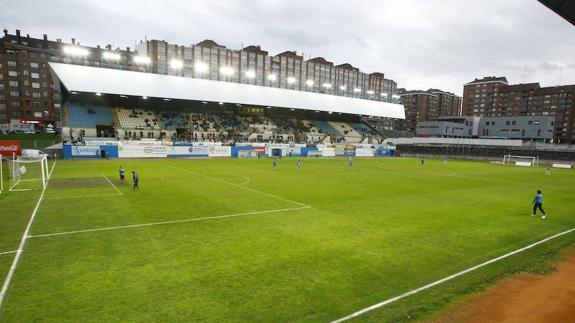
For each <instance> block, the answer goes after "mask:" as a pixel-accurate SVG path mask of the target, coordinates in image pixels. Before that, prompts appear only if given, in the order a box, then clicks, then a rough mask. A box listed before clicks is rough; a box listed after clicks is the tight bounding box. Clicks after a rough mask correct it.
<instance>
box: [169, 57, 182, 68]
mask: <svg viewBox="0 0 575 323" xmlns="http://www.w3.org/2000/svg"><path fill="white" fill-rule="evenodd" d="M170 67H171V68H173V69H176V70H179V69H181V68H182V67H184V62H182V61H181V60H179V59H172V60H171V61H170Z"/></svg>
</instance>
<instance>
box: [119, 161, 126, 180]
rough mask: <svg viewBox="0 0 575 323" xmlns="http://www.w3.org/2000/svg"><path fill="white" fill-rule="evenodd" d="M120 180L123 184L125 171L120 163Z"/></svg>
mask: <svg viewBox="0 0 575 323" xmlns="http://www.w3.org/2000/svg"><path fill="white" fill-rule="evenodd" d="M119 171H120V182H122V184H124V179H125V178H126V176H125V173H126V171H125V170H124V167H122V166H121V165H120V170H119Z"/></svg>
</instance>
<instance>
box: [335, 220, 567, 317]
mask: <svg viewBox="0 0 575 323" xmlns="http://www.w3.org/2000/svg"><path fill="white" fill-rule="evenodd" d="M571 232H575V228H573V229H569V230H567V231H563V232H560V233H557V234H555V235H552V236H550V237H547V238H545V239H543V240H539V241H537V242H534V243H532V244H530V245H528V246H525V247H523V248H520V249H517V250H515V251H511V252H509V253H506V254H504V255H502V256H499V257H497V258H493V259H490V260H487V261H485V262H482V263H480V264H479V265H476V266H473V267H471V268H468V269H465V270H463V271H460V272H458V273H455V274H453V275H450V276H447V277H445V278H442V279H440V280H437V281H434V282H433V283H430V284H427V285H425V286H422V287H419V288H417V289H413V290H410V291H409V292H407V293H404V294H401V295H399V296H395V297H393V298H390V299H387V300H385V301H382V302H380V303H377V304H374V305H371V306H369V307H366V308H364V309H361V310H359V311H357V312H354V313H352V314H349V315H347V316H344V317H342V318H339V319H337V320H334V321H331V323H339V322H344V321H348V320H351V319H353V318H356V317H359V316H361V315H363V314H366V313H368V312H371V311H373V310H376V309H378V308H381V307H384V306H386V305H389V304H391V303H395V302H397V301H399V300H401V299H403V298H406V297H408V296H411V295H414V294H417V293H419V292H422V291H424V290H426V289H429V288H431V287H434V286H437V285H439V284H442V283H445V282H446V281H450V280H452V279H454V278H457V277H459V276H462V275H465V274H467V273H469V272H472V271H475V270H477V269H479V268H482V267H485V266H487V265H490V264H492V263H494V262H498V261H500V260H502V259H505V258H509V257H511V256H513V255H516V254H518V253H521V252H523V251H526V250H529V249H532V248H534V247H536V246H538V245H541V244H544V243H545V242H547V241H550V240H553V239H556V238H559V237H561V236H564V235H566V234H569V233H571Z"/></svg>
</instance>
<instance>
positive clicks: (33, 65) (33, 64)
mask: <svg viewBox="0 0 575 323" xmlns="http://www.w3.org/2000/svg"><path fill="white" fill-rule="evenodd" d="M30 67H31V68H38V67H39V64H38V63H35V62H32V63H30Z"/></svg>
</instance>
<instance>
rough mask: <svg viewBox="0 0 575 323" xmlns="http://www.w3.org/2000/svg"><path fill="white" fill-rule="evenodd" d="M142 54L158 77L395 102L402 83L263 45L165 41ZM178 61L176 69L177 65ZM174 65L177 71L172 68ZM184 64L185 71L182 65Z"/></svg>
mask: <svg viewBox="0 0 575 323" xmlns="http://www.w3.org/2000/svg"><path fill="white" fill-rule="evenodd" d="M136 50H137V52H138V54H139V55H144V56H148V57H149V58H150V61H151V65H150V67H149V68H150V70H151V71H152V72H154V73H160V74H169V75H181V76H186V77H196V78H205V79H210V80H216V81H230V82H238V83H244V84H255V85H260V86H268V87H278V88H283V89H292V90H298V91H309V92H316V93H326V94H332V95H340V96H348V97H354V98H360V99H368V100H378V101H392V97H393V95H395V94H396V91H397V83H395V82H394V81H393V80H390V79H385V77H384V74H383V73H380V72H374V73H370V74H367V73H364V72H361V71H360V70H359V69H358V68H356V67H354V66H352V65H351V64H347V63H345V64H339V65H335V64H334V63H333V62H330V61H328V60H327V59H325V58H323V57H315V58H311V59H308V60H306V59H305V58H304V56H303V55H300V54H298V53H297V52H296V51H285V52H282V53H279V54H276V55H275V56H271V55H269V54H268V52H267V51H265V50H262V49H261V47H260V46H255V45H251V46H247V47H245V48H243V49H241V50H234V49H229V48H226V47H225V46H223V45H220V44H218V43H216V42H214V41H213V40H204V41H201V42H199V43H197V44H195V45H191V46H178V45H172V44H169V43H167V42H165V41H160V40H149V41H146V42H141V43H140V44H139V45H138V46H137V47H136ZM174 62H176V64H175V65H174V64H173V63H174ZM170 64H172V65H173V67H174V68H170V66H171V65H170ZM180 64H183V66H182V67H179V65H180Z"/></svg>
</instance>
